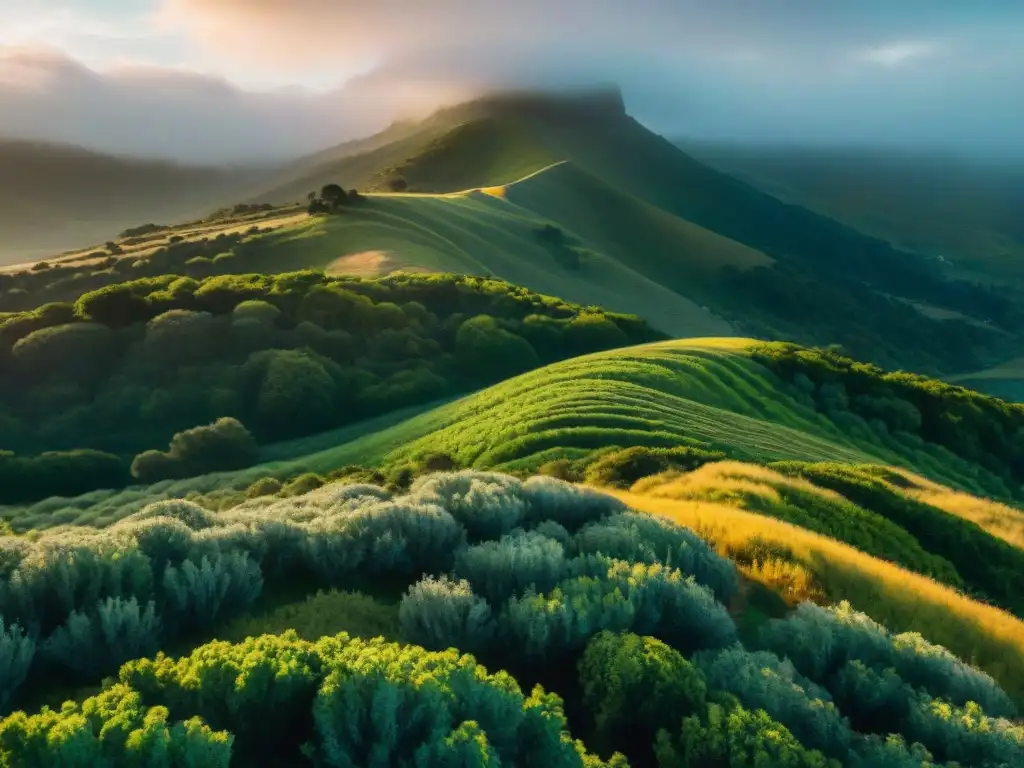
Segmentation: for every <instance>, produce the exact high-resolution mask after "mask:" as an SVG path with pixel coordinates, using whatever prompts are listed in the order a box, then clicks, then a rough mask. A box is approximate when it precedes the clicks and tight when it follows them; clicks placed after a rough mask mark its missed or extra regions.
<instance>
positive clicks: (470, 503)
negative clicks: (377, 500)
mask: <svg viewBox="0 0 1024 768" xmlns="http://www.w3.org/2000/svg"><path fill="white" fill-rule="evenodd" d="M522 488H523V486H522V483H521V482H520V481H519V480H516V479H515V478H514V477H509V476H508V475H500V474H497V473H491V472H471V471H463V472H454V473H446V474H434V475H427V476H425V477H422V478H420V479H418V480H417V481H416V482H414V483H413V485H412V489H411V491H410V493H411V495H412V497H413V498H414V499H417V500H421V501H423V502H425V503H428V504H437V505H439V506H442V507H444V508H445V509H447V510H448V512H449V513H450V514H451V515H452V517H454V518H455V519H456V520H457V521H458V522H459V523H460V524H462V525H463V526H464V527H465V529H466V532H467V534H468V536H469V539H470V541H481V540H487V539H496V538H498V537H499V536H501V535H503V534H506V533H508V532H509V531H511V530H512V529H513V528H516V527H517V526H519V525H520V523H521V522H522V521H523V518H524V516H525V515H526V505H527V502H526V501H524V500H523V498H522V496H523V494H522Z"/></svg>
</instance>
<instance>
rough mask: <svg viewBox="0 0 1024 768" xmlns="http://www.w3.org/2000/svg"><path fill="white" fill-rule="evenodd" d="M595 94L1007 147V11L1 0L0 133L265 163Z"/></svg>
mask: <svg viewBox="0 0 1024 768" xmlns="http://www.w3.org/2000/svg"><path fill="white" fill-rule="evenodd" d="M609 82H614V83H617V84H618V85H620V87H621V88H622V90H623V93H624V95H625V99H626V104H627V108H628V109H629V111H630V113H631V114H633V115H634V116H635V117H637V118H638V119H640V120H641V121H643V122H645V123H647V124H648V125H650V126H651V127H652V128H654V129H655V130H658V131H660V132H662V133H667V134H670V135H684V136H690V137H698V138H718V139H727V140H743V141H770V142H789V143H793V142H841V143H881V144H894V145H901V146H922V147H928V148H936V147H937V148H950V149H954V150H958V151H965V152H977V153H980V154H985V155H988V156H997V157H998V156H1000V155H1006V154H1010V153H1013V154H1015V155H1017V156H1020V155H1022V154H1024V148H1022V144H1024V142H1021V141H1020V136H1021V134H1022V128H1024V88H1022V87H1021V83H1022V82H1024V1H1022V0H898V1H897V0H515V2H511V1H509V0H505V1H504V2H497V1H496V0H358V2H350V0H0V136H7V137H28V138H36V139H42V140H49V141H64V142H71V143H77V144H82V145H85V146H89V147H92V148H96V149H100V150H106V151H115V152H121V153H130V154H138V155H154V156H162V157H172V158H179V159H184V160H188V161H195V162H240V161H247V160H251V159H253V158H262V159H274V160H276V159H281V158H285V157H289V156H294V155H296V154H300V153H304V152H309V151H312V150H315V149H319V148H322V147H324V146H328V145H331V144H334V143H337V142H339V141H342V140H345V139H347V138H352V137H354V136H358V135H364V134H366V133H368V132H371V131H373V130H376V129H378V128H380V127H383V126H384V125H386V124H387V123H388V122H390V120H391V119H393V118H395V117H401V116H405V115H407V114H417V113H422V112H424V111H426V110H429V109H430V108H432V107H434V106H436V105H438V104H441V103H450V102H452V101H457V100H459V99H462V98H465V97H467V96H470V95H473V94H475V93H478V92H480V91H484V90H488V89H493V88H503V87H542V86H551V87H567V86H585V85H590V84H595V83H602V84H603V83H609Z"/></svg>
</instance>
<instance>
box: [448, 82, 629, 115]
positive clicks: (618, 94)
mask: <svg viewBox="0 0 1024 768" xmlns="http://www.w3.org/2000/svg"><path fill="white" fill-rule="evenodd" d="M625 115H626V104H625V101H624V100H623V98H622V91H621V90H619V88H618V87H617V86H595V87H591V88H582V89H573V90H505V91H495V92H493V93H489V94H487V95H485V96H481V97H480V98H478V99H474V100H472V101H468V102H466V103H464V104H458V105H455V106H451V107H446V108H443V109H441V110H439V111H438V112H437V113H436V116H437V117H439V118H449V119H450V118H451V117H457V118H458V119H463V120H469V119H476V118H480V117H512V116H519V117H536V118H542V119H549V120H550V119H555V120H560V121H561V120H579V119H585V120H592V119H607V118H620V117H624V116H625Z"/></svg>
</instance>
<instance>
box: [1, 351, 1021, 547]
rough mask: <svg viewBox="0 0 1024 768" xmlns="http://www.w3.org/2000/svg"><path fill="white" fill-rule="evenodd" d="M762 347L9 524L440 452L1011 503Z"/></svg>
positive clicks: (381, 432) (484, 395) (602, 369)
mask: <svg viewBox="0 0 1024 768" xmlns="http://www.w3.org/2000/svg"><path fill="white" fill-rule="evenodd" d="M759 349H761V346H760V345H758V344H757V343H755V342H753V341H751V340H746V339H721V338H719V339H703V340H701V339H697V340H687V341H673V342H661V343H656V344H652V345H646V346H640V347H633V348H630V349H623V350H616V351H611V352H606V353H599V354H595V355H589V356H585V357H580V358H574V359H571V360H566V361H563V362H560V363H555V364H553V365H549V366H546V367H545V368H542V369H539V370H536V371H533V372H530V373H527V374H524V375H522V376H517V377H515V378H512V379H509V380H508V381H505V382H503V383H501V384H498V385H496V386H494V387H490V388H488V389H485V390H482V391H480V392H478V393H476V394H473V395H469V396H467V397H464V398H461V399H459V400H457V401H455V402H452V403H449V404H447V405H442V406H440V407H438V408H435V409H432V410H430V411H427V412H425V413H422V414H419V415H416V416H413V417H411V418H409V419H408V420H406V421H403V422H401V423H399V424H395V425H393V426H388V427H386V428H381V427H380V425H379V424H367V425H354V426H353V427H352V428H350V429H349V430H347V431H346V432H344V433H337V434H335V435H334V436H331V435H326V436H314V437H311V438H308V439H304V440H296V441H292V442H291V443H288V444H286V445H284V446H282V449H280V450H275V451H274V452H273V454H272V455H267V454H265V456H266V458H267V459H270V461H269V462H268V463H264V464H261V465H258V466H254V467H251V468H249V469H246V470H241V471H239V472H234V473H221V474H213V475H208V476H204V477H198V478H193V479H190V480H179V481H166V482H163V483H158V484H156V485H153V486H149V487H139V488H132V489H128V490H126V491H119V492H113V491H96V492H93V493H91V494H87V495H86V496H82V497H78V498H75V499H50V500H47V501H44V502H40V503H38V504H34V505H30V506H26V507H19V508H14V507H10V508H7V511H6V515H7V516H9V517H12V518H13V520H12V522H13V525H14V526H15V527H16V528H18V529H22V530H23V529H26V528H30V527H45V526H49V525H55V524H60V523H72V522H75V523H79V524H88V525H99V526H104V525H109V524H110V523H111V522H112V521H114V520H116V519H119V518H120V517H123V516H124V515H126V514H130V513H131V512H133V511H135V510H137V509H139V508H140V507H141V506H142V505H144V504H145V503H147V502H149V501H152V500H154V499H158V498H167V497H176V496H177V497H180V496H184V495H186V494H189V493H198V494H212V495H213V497H217V498H220V497H224V498H229V497H232V496H237V495H238V493H239V492H241V491H244V489H245V488H247V487H248V486H249V485H250V484H252V483H253V482H255V481H256V480H258V479H260V478H262V477H267V476H273V477H278V478H282V479H285V480H287V479H288V478H294V477H296V476H298V475H300V474H302V473H306V472H313V473H320V474H323V475H327V474H329V473H331V472H332V471H335V470H339V469H341V468H343V467H345V466H346V465H352V464H360V465H363V466H369V467H375V466H376V467H384V468H385V469H387V468H389V467H400V466H402V465H404V464H409V463H415V462H416V461H417V459H418V457H422V456H425V455H429V454H436V453H443V454H446V455H447V456H449V457H450V459H451V460H453V461H454V462H455V463H456V464H457V465H459V466H469V467H476V468H488V469H491V468H495V469H502V470H509V471H516V472H532V471H536V470H538V469H539V468H541V467H542V466H545V465H551V464H552V463H553V462H559V461H567V462H572V461H577V460H588V457H593V456H594V455H595V451H600V450H605V451H607V450H610V449H612V448H614V447H618V448H627V447H630V446H649V447H673V446H680V445H683V446H692V447H695V448H702V449H710V450H718V451H722V452H724V453H725V454H726V455H728V456H730V457H731V458H734V459H740V460H745V461H758V462H771V461H779V460H799V461H807V462H828V461H840V462H844V463H851V464H863V463H875V464H885V465H894V466H897V467H902V468H905V469H908V470H912V471H914V472H916V473H919V474H921V475H924V476H926V477H928V478H930V479H931V480H933V481H939V482H941V483H943V484H944V485H946V486H952V487H953V488H955V489H961V490H967V491H970V492H973V493H981V494H984V495H987V496H1000V497H1010V496H1011V494H1012V492H1011V490H1010V489H1009V488H1008V486H1007V480H1006V479H1005V473H1006V471H1007V470H1005V468H1004V469H1000V470H998V473H996V472H994V471H993V470H990V469H986V468H983V467H982V466H980V465H978V464H977V463H975V462H974V461H972V460H970V459H969V458H966V457H964V456H960V455H957V454H955V453H953V452H952V451H951V450H949V449H947V448H945V447H943V446H942V445H941V444H937V443H934V442H930V441H928V440H925V439H922V438H921V437H920V436H918V435H914V434H910V433H902V432H898V431H897V432H891V433H890V432H888V431H887V430H880V429H879V430H876V429H872V428H868V427H867V423H866V422H865V421H863V420H862V419H859V418H858V417H857V416H856V415H855V414H853V413H847V414H846V416H839V417H837V416H835V415H834V412H833V414H832V415H829V414H827V413H826V412H823V411H822V410H820V408H819V406H818V405H816V403H815V401H814V400H813V399H810V398H808V397H807V395H806V390H805V391H803V392H802V391H801V390H800V389H799V388H797V387H793V386H791V385H788V384H786V383H785V382H784V381H783V380H782V379H781V378H780V377H778V376H777V375H776V374H774V373H772V372H771V370H769V369H768V368H767V367H765V366H764V365H762V364H761V363H759V362H757V361H756V360H755V359H754V358H753V357H752V355H753V354H754V353H755V352H757V351H758V350H759ZM360 432H362V433H363V434H359V433H360ZM325 445H327V446H329V447H324V446H325ZM978 514H981V513H978Z"/></svg>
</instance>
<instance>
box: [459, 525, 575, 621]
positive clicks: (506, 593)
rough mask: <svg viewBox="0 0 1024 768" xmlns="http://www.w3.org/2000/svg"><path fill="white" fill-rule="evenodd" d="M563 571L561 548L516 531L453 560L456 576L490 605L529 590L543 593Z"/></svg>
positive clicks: (537, 537)
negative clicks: (463, 580) (469, 585)
mask: <svg viewBox="0 0 1024 768" xmlns="http://www.w3.org/2000/svg"><path fill="white" fill-rule="evenodd" d="M567 570H568V567H567V565H566V560H565V549H564V547H563V545H562V544H561V543H559V542H558V541H556V540H554V539H549V538H547V537H546V536H544V535H542V534H541V533H538V532H535V531H531V532H529V533H523V532H522V531H516V532H513V533H511V534H508V535H505V536H502V538H501V540H500V541H487V542H484V543H482V544H477V545H475V546H472V547H468V548H466V549H464V550H462V551H461V552H459V554H458V556H457V557H456V558H455V573H456V575H457V576H459V577H460V578H463V579H466V580H467V581H469V583H470V584H472V585H473V590H474V591H475V592H476V593H477V594H480V595H483V597H485V598H486V599H487V601H488V602H489V603H490V604H491V605H494V606H499V605H502V604H503V603H505V601H506V600H508V598H510V597H512V595H519V594H523V593H524V592H525V591H526V590H527V589H530V588H532V589H534V590H535V591H537V592H547V591H548V590H550V589H552V588H553V587H554V586H555V585H556V584H557V583H558V582H560V581H561V580H562V579H564V578H565V576H566V573H567Z"/></svg>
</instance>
